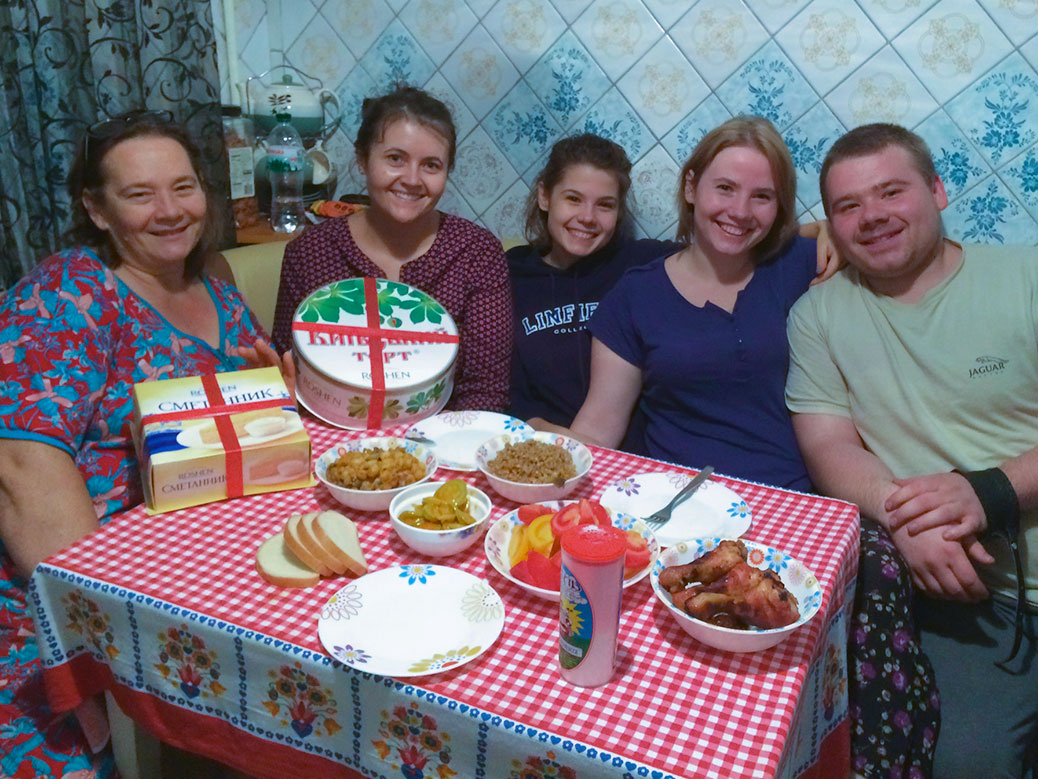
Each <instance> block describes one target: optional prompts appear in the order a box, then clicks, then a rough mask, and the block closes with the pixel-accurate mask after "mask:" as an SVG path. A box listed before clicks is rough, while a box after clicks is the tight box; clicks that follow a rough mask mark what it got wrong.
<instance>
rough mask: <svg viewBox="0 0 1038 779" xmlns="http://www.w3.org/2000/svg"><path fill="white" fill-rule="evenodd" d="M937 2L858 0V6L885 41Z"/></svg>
mask: <svg viewBox="0 0 1038 779" xmlns="http://www.w3.org/2000/svg"><path fill="white" fill-rule="evenodd" d="M937 2H938V0H901V2H895V3H891V2H890V0H858V5H859V6H860V7H861V10H863V11H864V12H865V13H866V14H868V16H869V19H871V20H872V23H873V24H874V25H876V27H878V28H879V30H880V32H882V33H883V34H884V35H885V36H886V37H887V40H892V39H893V38H896V37H897V35H898V33H900V32H902V31H903V30H904V29H905V28H906V27H908V25H910V24H911V23H912V22H914V21H915V20H916V19H918V18H919V17H920V16H922V15H923V13H925V12H926V11H927V10H928V9H929V8H930V7H931V6H933V5H935V4H936V3H937Z"/></svg>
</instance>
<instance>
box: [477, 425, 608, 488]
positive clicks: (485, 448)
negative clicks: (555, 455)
mask: <svg viewBox="0 0 1038 779" xmlns="http://www.w3.org/2000/svg"><path fill="white" fill-rule="evenodd" d="M531 439H532V440H534V441H542V442H544V443H546V444H552V445H553V446H561V447H562V448H563V449H565V450H566V451H568V452H569V453H570V456H571V457H572V458H573V466H574V467H575V468H576V469H577V475H576V476H574V477H573V478H571V479H567V480H566V481H565V483H563V484H562V486H556V485H555V484H525V483H523V482H518V481H510V480H509V479H502V478H501V477H500V476H495V475H494V474H492V473H491V472H490V471H488V470H487V463H488V462H490V461H491V460H493V459H494V458H495V457H497V454H498V452H500V451H501V450H502V449H504V448H505V446H506V445H508V444H517V443H519V442H520V441H529V440H531ZM591 461H592V457H591V452H590V450H588V448H587V447H586V446H584V444H582V443H580V441H577V440H576V439H575V438H569V437H568V436H564V435H559V434H558V433H543V432H540V431H537V432H532V433H523V432H518V433H506V434H505V435H499V436H494V437H493V438H491V439H490V440H489V441H485V442H484V443H483V444H482V445H481V446H480V447H479V448H478V449H477V450H476V467H478V468H479V469H480V470H481V471H483V474H484V475H485V476H486V477H487V481H489V482H490V486H491V487H493V488H494V492H496V493H497V494H498V495H500V496H501V497H504V498H508V499H509V500H514V501H515V502H516V503H541V502H543V501H546V500H561V499H562V498H565V497H567V496H568V495H569V494H570V493H571V492H573V490H575V489H576V488H577V485H578V484H580V481H581V479H583V478H584V477H585V476H587V474H588V471H590V470H591Z"/></svg>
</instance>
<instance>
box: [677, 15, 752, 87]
mask: <svg viewBox="0 0 1038 779" xmlns="http://www.w3.org/2000/svg"><path fill="white" fill-rule="evenodd" d="M669 34H670V37H671V38H673V39H674V42H675V43H676V44H677V45H678V48H679V49H681V51H682V52H683V53H684V54H685V56H686V57H688V59H689V61H690V62H694V63H695V64H696V70H698V72H699V74H700V75H701V76H702V77H703V79H705V80H706V82H707V83H708V84H710V85H711V86H712V87H716V86H717V85H718V84H720V83H721V82H722V81H724V80H725V79H726V78H728V76H730V75H732V73H733V72H735V69H736V68H738V67H739V66H740V65H742V64H743V62H745V61H746V58H747V57H749V56H750V55H751V54H752V53H753V52H755V51H757V49H759V48H760V47H761V46H763V45H764V43H766V42H767V40H768V32H767V30H765V29H764V27H763V25H761V23H760V22H759V21H758V20H757V17H755V16H754V15H753V14H752V13H751V12H750V10H749V9H748V8H747V7H746V6H744V5H743V4H742V3H733V2H731V0H701V1H700V2H699V3H696V5H695V7H694V8H692V9H691V10H690V11H689V12H688V13H687V14H685V15H684V16H683V17H682V18H681V20H680V21H679V22H678V23H677V24H675V25H674V27H672V28H671V30H670V33H669Z"/></svg>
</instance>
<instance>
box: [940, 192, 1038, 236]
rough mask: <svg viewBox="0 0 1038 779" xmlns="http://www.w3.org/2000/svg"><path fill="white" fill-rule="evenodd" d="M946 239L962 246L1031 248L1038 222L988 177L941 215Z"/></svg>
mask: <svg viewBox="0 0 1038 779" xmlns="http://www.w3.org/2000/svg"><path fill="white" fill-rule="evenodd" d="M944 225H945V229H946V230H947V232H948V235H949V236H951V237H952V238H954V239H955V240H957V241H960V242H963V243H999V244H1022V245H1027V246H1033V245H1035V244H1036V243H1038V222H1035V220H1034V218H1033V217H1031V215H1030V214H1028V213H1027V211H1026V210H1025V209H1024V208H1023V206H1022V205H1020V203H1019V201H1017V199H1016V198H1015V197H1013V195H1012V193H1010V192H1009V190H1008V189H1006V187H1005V185H1004V184H1003V183H1002V182H1001V181H999V180H998V178H997V177H995V176H990V177H988V178H986V179H984V180H983V181H982V182H980V183H979V184H978V185H977V186H975V187H974V188H973V189H971V190H970V191H969V192H967V193H966V194H965V195H963V196H962V197H961V198H960V199H959V200H957V201H956V202H955V203H952V204H951V205H950V206H949V207H948V208H947V209H946V210H945V212H944Z"/></svg>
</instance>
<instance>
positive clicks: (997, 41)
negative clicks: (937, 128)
mask: <svg viewBox="0 0 1038 779" xmlns="http://www.w3.org/2000/svg"><path fill="white" fill-rule="evenodd" d="M893 44H894V48H895V49H897V51H898V53H899V54H900V55H901V56H902V57H903V58H904V60H905V62H906V64H907V65H908V67H909V68H911V69H912V72H913V73H915V74H916V75H917V76H919V80H920V81H922V82H923V83H924V84H926V85H927V87H928V88H929V89H930V91H931V92H932V93H933V96H934V97H935V98H937V100H938V101H939V102H942V103H944V102H947V101H948V100H951V99H952V97H954V96H955V94H956V93H958V92H959V91H960V90H961V89H962V88H963V87H964V86H965V85H966V84H969V83H970V82H972V81H973V80H974V79H976V78H978V77H979V76H980V75H981V74H983V73H984V72H985V71H987V70H988V69H989V68H991V66H993V65H994V64H995V63H996V62H998V61H999V60H1000V59H1002V58H1003V57H1004V56H1005V55H1006V54H1008V53H1009V51H1010V49H1011V48H1012V44H1011V43H1010V42H1009V39H1008V38H1006V36H1005V35H1003V34H1002V31H1001V30H999V29H998V27H997V26H996V25H995V23H994V22H992V21H991V19H990V17H988V15H987V14H986V13H984V11H983V10H982V9H981V8H980V6H978V5H977V3H976V2H974V0H941V2H939V3H938V4H937V5H935V6H934V7H933V8H931V9H930V10H929V11H928V12H927V13H925V14H924V15H923V16H922V17H921V18H920V19H919V20H917V21H916V22H915V23H913V24H912V25H911V26H910V27H908V29H906V30H905V31H904V32H903V33H901V34H900V35H898V36H897V38H895V39H894V41H893Z"/></svg>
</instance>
